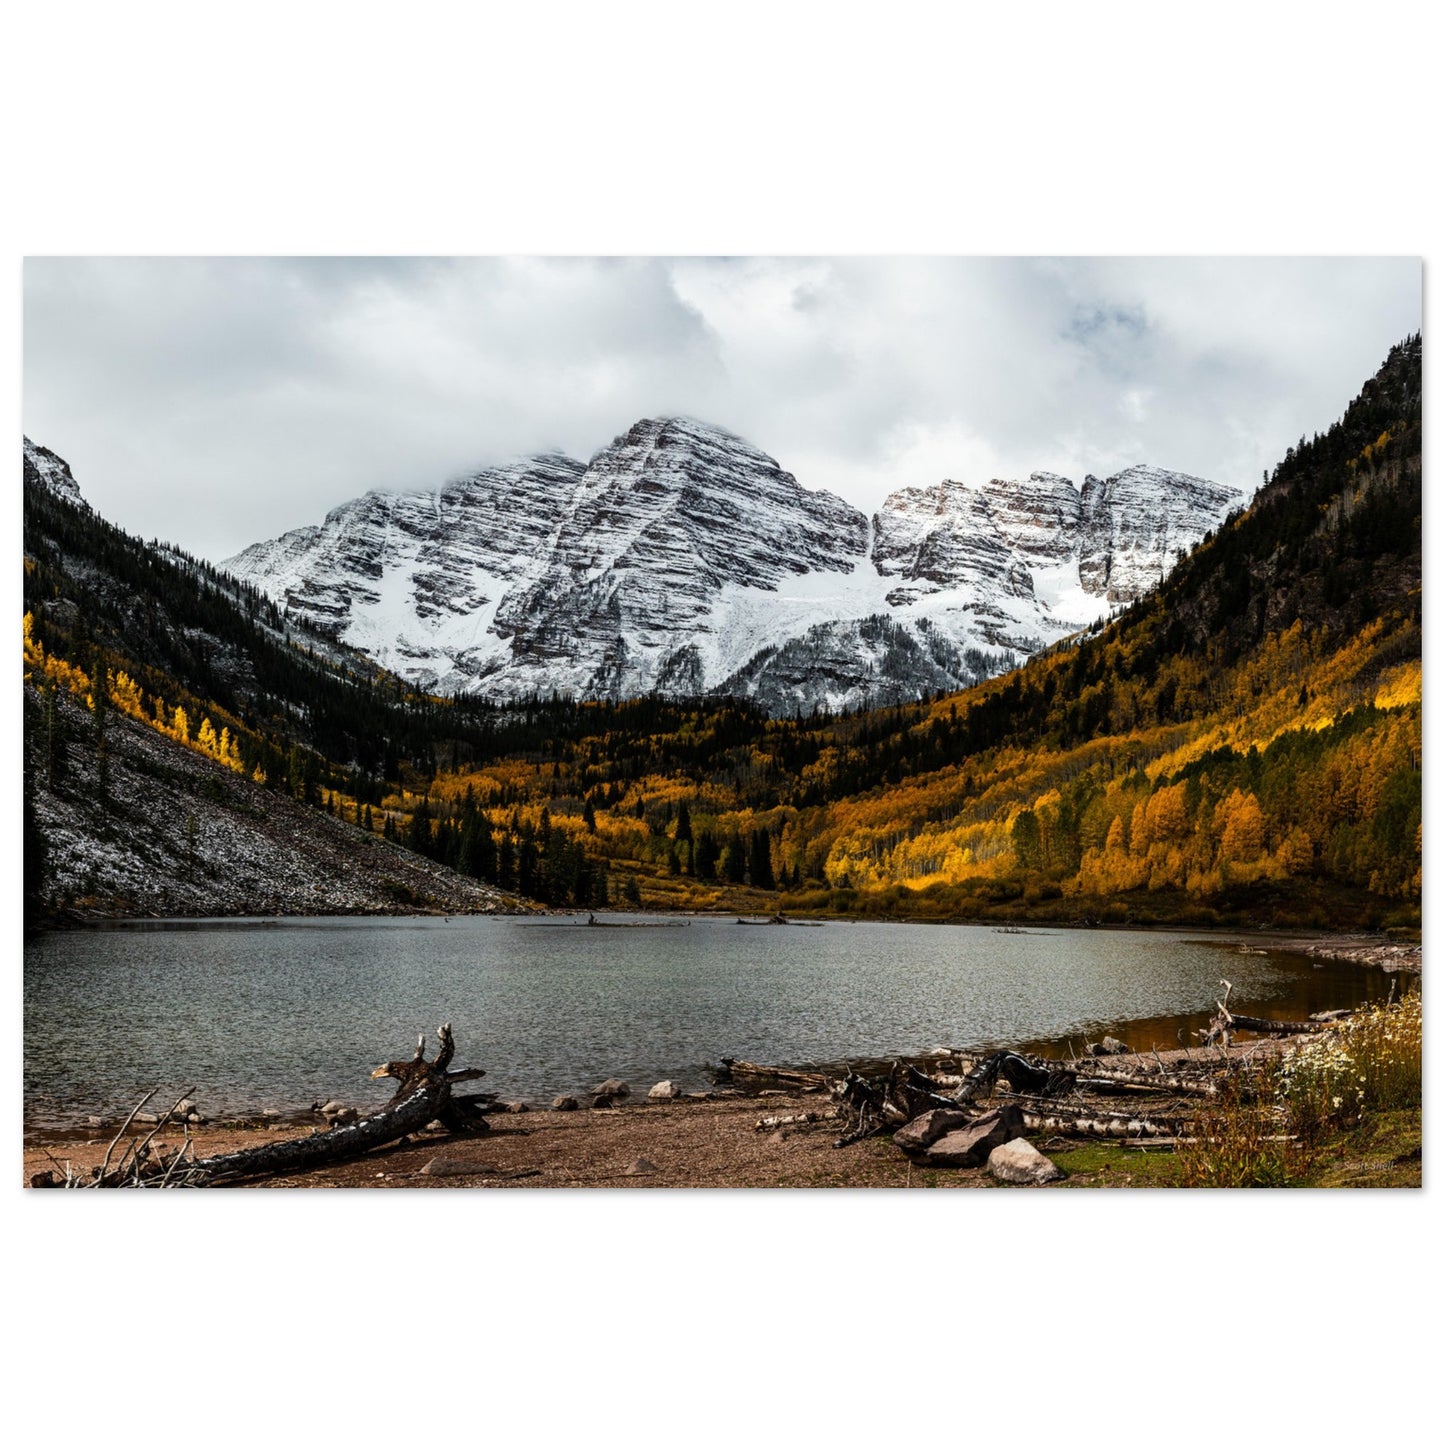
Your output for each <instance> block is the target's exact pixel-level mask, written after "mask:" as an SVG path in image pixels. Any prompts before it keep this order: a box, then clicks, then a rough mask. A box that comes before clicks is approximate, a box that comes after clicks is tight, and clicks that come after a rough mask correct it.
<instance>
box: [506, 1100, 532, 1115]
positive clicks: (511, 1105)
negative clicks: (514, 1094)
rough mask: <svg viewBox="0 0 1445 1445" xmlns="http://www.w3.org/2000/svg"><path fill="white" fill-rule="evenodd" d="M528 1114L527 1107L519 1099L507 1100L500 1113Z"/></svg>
mask: <svg viewBox="0 0 1445 1445" xmlns="http://www.w3.org/2000/svg"><path fill="white" fill-rule="evenodd" d="M528 1112H529V1110H528V1108H527V1105H526V1104H524V1103H523V1102H522V1101H521V1100H520V1099H508V1100H507V1101H506V1103H504V1104H503V1105H502V1113H504V1114H526V1113H528Z"/></svg>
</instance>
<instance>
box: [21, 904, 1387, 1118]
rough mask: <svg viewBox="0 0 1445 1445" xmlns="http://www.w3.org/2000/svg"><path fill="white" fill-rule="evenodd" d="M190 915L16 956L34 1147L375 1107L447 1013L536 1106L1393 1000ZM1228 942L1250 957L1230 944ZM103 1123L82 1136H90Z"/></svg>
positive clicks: (1144, 970) (1135, 964) (1153, 1043)
mask: <svg viewBox="0 0 1445 1445" xmlns="http://www.w3.org/2000/svg"><path fill="white" fill-rule="evenodd" d="M597 921H598V924H600V925H603V926H591V925H589V923H588V919H587V917H586V915H582V916H579V917H566V916H564V917H546V918H533V917H525V918H524V917H501V918H499V917H449V918H447V917H423V918H415V917H411V918H381V919H377V918H282V919H212V920H207V919H199V920H176V921H170V922H164V921H160V922H149V921H148V922H144V923H129V924H122V925H114V926H110V927H104V928H94V929H87V930H84V931H77V932H60V933H51V934H46V935H42V936H41V937H39V938H36V939H34V940H31V941H29V942H27V944H26V946H25V977H24V1007H25V1093H24V1110H25V1126H26V1130H27V1132H30V1133H34V1132H40V1133H48V1132H55V1133H61V1134H64V1133H70V1132H72V1131H77V1130H81V1131H83V1130H85V1129H86V1128H87V1124H86V1121H87V1118H89V1117H91V1116H97V1117H99V1118H101V1119H104V1120H106V1121H107V1122H109V1121H112V1120H117V1119H119V1118H123V1117H124V1116H125V1114H126V1113H127V1112H128V1111H129V1110H130V1109H131V1108H132V1107H133V1106H134V1105H135V1104H136V1102H137V1101H138V1100H139V1099H140V1098H141V1096H142V1095H143V1094H145V1093H146V1092H147V1091H149V1090H152V1089H154V1090H156V1091H157V1093H156V1097H155V1100H154V1101H153V1104H152V1107H160V1108H164V1107H166V1105H167V1104H169V1103H171V1102H173V1101H174V1100H175V1099H176V1098H178V1097H179V1096H180V1094H181V1092H182V1091H183V1090H185V1089H187V1088H190V1087H192V1086H193V1087H194V1092H195V1097H196V1099H197V1101H198V1105H199V1107H200V1108H201V1110H202V1111H203V1112H204V1114H205V1115H207V1116H208V1117H211V1118H222V1117H234V1116H254V1115H259V1114H260V1113H261V1112H262V1111H263V1110H276V1111H278V1113H279V1114H280V1115H281V1116H283V1117H289V1116H295V1115H296V1114H297V1113H298V1112H299V1111H304V1110H306V1109H307V1108H309V1106H310V1105H311V1104H312V1102H314V1101H323V1100H327V1099H339V1100H342V1101H343V1102H346V1103H350V1104H354V1105H356V1106H358V1107H359V1108H362V1109H363V1110H367V1109H370V1108H373V1107H375V1106H376V1105H378V1104H380V1103H383V1102H385V1100H386V1099H387V1098H388V1097H390V1089H391V1085H390V1084H389V1082H388V1081H385V1080H379V1081H376V1082H373V1081H372V1080H371V1078H370V1074H371V1071H372V1070H373V1069H374V1068H376V1066H377V1065H378V1064H381V1063H383V1062H385V1061H386V1060H388V1059H396V1058H408V1057H410V1055H411V1052H412V1049H413V1047H414V1046H415V1042H416V1037H417V1035H418V1034H419V1033H426V1034H427V1035H428V1036H429V1038H430V1040H431V1042H430V1043H429V1046H428V1047H429V1052H430V1050H431V1049H432V1048H434V1047H435V1039H434V1034H435V1030H436V1027H437V1025H438V1024H441V1023H444V1022H445V1023H450V1024H451V1025H452V1027H453V1030H454V1032H455V1036H456V1040H457V1058H456V1063H457V1066H466V1065H478V1066H481V1067H483V1068H485V1069H486V1071H487V1077H486V1079H485V1080H484V1081H483V1082H482V1083H481V1084H480V1085H478V1086H477V1087H479V1088H481V1089H485V1090H488V1091H493V1092H496V1093H497V1094H499V1095H500V1097H501V1098H503V1099H518V1100H524V1101H526V1102H528V1103H530V1104H532V1105H534V1106H535V1105H539V1104H540V1105H545V1104H546V1103H547V1102H548V1101H549V1100H550V1099H551V1098H552V1097H553V1096H554V1095H557V1094H560V1093H569V1092H571V1093H581V1092H585V1091H586V1090H588V1089H590V1088H591V1087H592V1086H593V1085H595V1084H597V1083H598V1082H599V1081H601V1080H602V1079H605V1078H620V1079H624V1080H626V1081H628V1082H629V1083H630V1084H631V1086H632V1089H633V1093H634V1095H638V1094H643V1093H645V1092H646V1090H647V1088H648V1087H649V1086H650V1085H652V1084H653V1083H655V1082H657V1081H658V1080H661V1079H671V1080H672V1081H673V1082H675V1083H677V1084H678V1085H680V1086H681V1087H682V1088H684V1089H688V1090H702V1089H706V1088H708V1087H709V1086H710V1083H711V1076H710V1074H709V1073H708V1072H707V1069H706V1065H708V1064H710V1063H717V1062H718V1061H719V1060H721V1059H722V1058H724V1057H728V1058H735V1059H747V1060H750V1061H753V1062H756V1063H765V1064H777V1065H787V1066H791V1067H810V1066H817V1065H836V1064H838V1063H840V1062H842V1061H849V1062H854V1063H860V1062H866V1061H868V1060H875V1059H882V1058H891V1057H895V1056H899V1055H904V1056H916V1055H919V1054H923V1053H926V1052H928V1051H929V1050H931V1049H934V1048H938V1047H949V1048H956V1049H977V1048H980V1047H982V1046H1002V1045H1007V1046H1011V1047H1026V1048H1029V1049H1032V1050H1034V1051H1037V1052H1041V1053H1045V1054H1051V1055H1054V1056H1059V1055H1064V1056H1066V1055H1067V1050H1068V1048H1069V1047H1070V1046H1071V1045H1072V1046H1073V1047H1074V1048H1075V1049H1078V1048H1080V1047H1081V1045H1082V1043H1083V1041H1084V1040H1085V1039H1099V1038H1101V1037H1102V1036H1103V1035H1104V1034H1105V1033H1106V1032H1107V1033H1110V1034H1113V1035H1114V1036H1115V1037H1117V1038H1120V1039H1122V1040H1123V1041H1124V1042H1125V1043H1127V1044H1129V1045H1130V1046H1131V1047H1133V1048H1135V1049H1148V1048H1151V1047H1158V1048H1160V1049H1164V1048H1177V1047H1179V1045H1180V1044H1181V1043H1190V1044H1194V1043H1197V1042H1198V1040H1197V1038H1196V1037H1195V1036H1194V1035H1193V1034H1192V1033H1191V1032H1190V1030H1194V1029H1198V1028H1201V1027H1203V1026H1204V1024H1205V1022H1206V1021H1207V1019H1208V1018H1209V1016H1210V1014H1211V1013H1212V1011H1213V1004H1214V1000H1215V998H1216V997H1217V996H1218V994H1219V986H1218V985H1219V980H1220V979H1222V978H1227V979H1229V980H1231V981H1232V983H1233V985H1234V991H1233V993H1232V995H1231V1006H1232V1007H1234V1008H1237V1009H1239V1010H1242V1011H1244V1012H1247V1013H1251V1014H1255V1015H1259V1016H1261V1017H1268V1018H1304V1017H1307V1016H1308V1015H1309V1014H1310V1013H1313V1012H1316V1011H1319V1010H1322V1009H1331V1008H1346V1007H1352V1006H1356V1005H1359V1004H1361V1003H1365V1002H1369V1001H1373V1000H1376V999H1383V998H1385V997H1386V996H1387V995H1388V993H1389V991H1390V978H1389V976H1387V975H1386V974H1385V973H1383V972H1382V971H1380V970H1378V969H1373V968H1366V967H1361V966H1360V965H1358V964H1355V963H1348V962H1335V961H1331V960H1319V959H1312V958H1309V957H1305V956H1302V955H1299V954H1292V953H1287V952H1279V951H1270V950H1268V947H1267V937H1266V936H1260V937H1257V938H1250V939H1248V940H1247V941H1243V940H1242V939H1241V938H1240V937H1238V936H1231V937H1222V936H1219V935H1213V936H1210V935H1201V934H1188V933H1157V932H1124V931H1112V930H1103V929H1097V930H1071V929H1060V928H1044V927H1030V928H1028V929H1026V930H1023V931H1014V930H1000V929H996V928H994V927H991V926H987V925H907V924H898V923H845V922H836V923H826V924H823V925H822V926H816V927H809V926H770V927H767V926H751V927H750V926H740V925H739V923H738V921H737V920H736V918H735V917H733V916H728V917H693V918H690V919H686V918H677V917H666V918H662V917H653V918H646V917H638V916H636V915H627V916H625V917H624V916H621V915H599V916H598V920H597ZM1242 946H1243V948H1245V949H1247V950H1248V951H1241V949H1242ZM89 1127H90V1128H91V1129H93V1128H94V1127H95V1126H94V1125H91V1126H89Z"/></svg>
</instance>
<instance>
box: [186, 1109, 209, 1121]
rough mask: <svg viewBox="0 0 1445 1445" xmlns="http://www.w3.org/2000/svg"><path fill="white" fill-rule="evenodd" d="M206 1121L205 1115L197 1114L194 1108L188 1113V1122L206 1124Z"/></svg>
mask: <svg viewBox="0 0 1445 1445" xmlns="http://www.w3.org/2000/svg"><path fill="white" fill-rule="evenodd" d="M205 1122H206V1120H205V1117H204V1116H203V1115H201V1114H197V1113H196V1112H195V1110H194V1109H193V1110H192V1111H191V1112H190V1113H189V1114H187V1115H186V1123H187V1124H204V1123H205Z"/></svg>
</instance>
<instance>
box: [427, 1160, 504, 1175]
mask: <svg viewBox="0 0 1445 1445" xmlns="http://www.w3.org/2000/svg"><path fill="white" fill-rule="evenodd" d="M421 1172H422V1173H423V1174H430V1175H431V1177H432V1178H433V1179H437V1178H440V1179H453V1178H459V1177H460V1176H462V1175H465V1174H495V1173H496V1172H497V1171H496V1169H495V1168H494V1167H493V1166H492V1165H490V1164H479V1163H477V1162H476V1161H475V1160H472V1159H433V1160H431V1161H430V1162H429V1163H427V1164H424V1165H423V1166H422V1171H421Z"/></svg>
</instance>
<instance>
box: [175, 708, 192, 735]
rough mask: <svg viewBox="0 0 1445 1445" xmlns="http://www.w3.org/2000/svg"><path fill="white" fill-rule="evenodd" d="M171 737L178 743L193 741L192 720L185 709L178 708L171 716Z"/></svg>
mask: <svg viewBox="0 0 1445 1445" xmlns="http://www.w3.org/2000/svg"><path fill="white" fill-rule="evenodd" d="M171 735H172V736H173V737H174V738H175V739H176V740H177V741H178V742H183V743H188V742H190V740H191V720H190V718H188V717H187V716H186V710H185V708H183V707H178V708H176V710H175V712H174V713H173V714H172V716H171Z"/></svg>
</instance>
